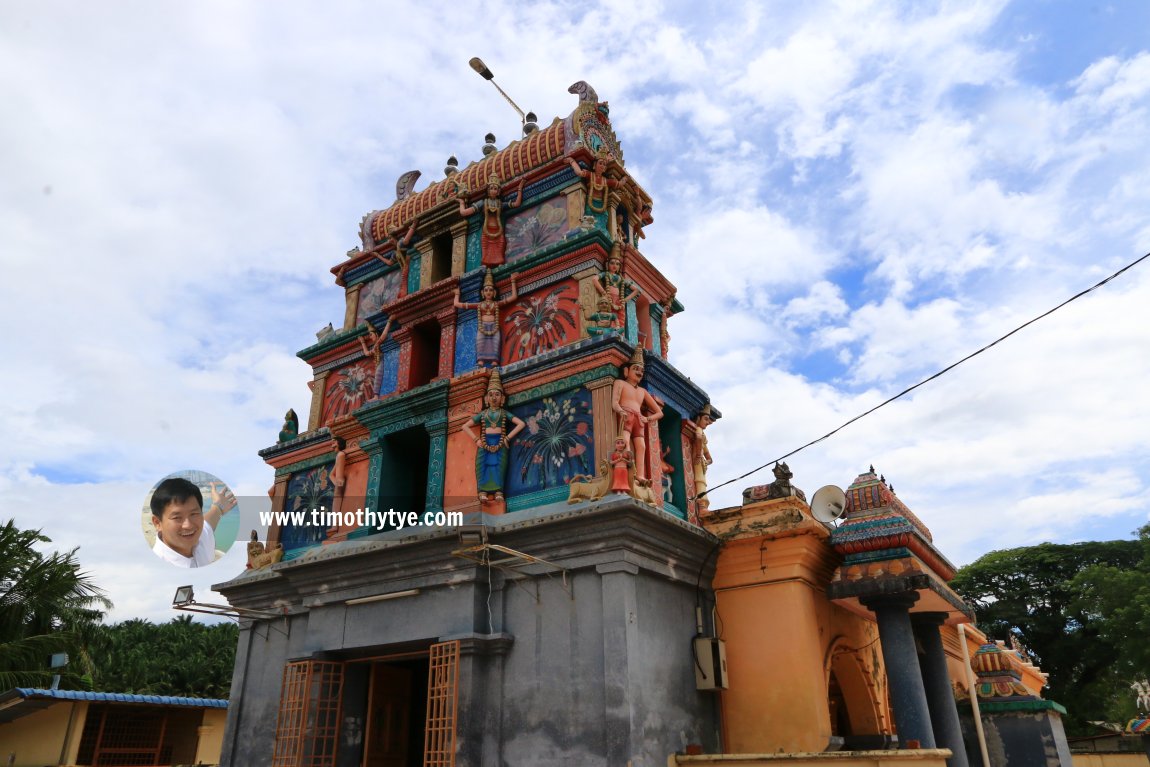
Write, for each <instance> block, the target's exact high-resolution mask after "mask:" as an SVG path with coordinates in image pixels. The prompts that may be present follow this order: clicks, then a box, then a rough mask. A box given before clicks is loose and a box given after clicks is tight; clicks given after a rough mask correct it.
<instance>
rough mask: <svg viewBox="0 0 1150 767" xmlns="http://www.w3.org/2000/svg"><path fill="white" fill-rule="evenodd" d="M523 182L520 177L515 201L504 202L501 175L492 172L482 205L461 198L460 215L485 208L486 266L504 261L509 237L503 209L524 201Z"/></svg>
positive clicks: (483, 229)
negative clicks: (504, 229) (506, 231)
mask: <svg viewBox="0 0 1150 767" xmlns="http://www.w3.org/2000/svg"><path fill="white" fill-rule="evenodd" d="M523 182H524V179H519V189H518V191H517V192H516V194H515V200H514V201H513V202H504V201H503V199H502V198H501V197H500V196H499V186H500V183H499V176H497V175H496V174H494V173H492V174H491V176H490V177H489V178H488V180H487V195H486V197H484V198H483V202H482V205H480V204H479V203H476V204H475V205H471V206H468V205H467V204H466V203H465V202H464V200H463V198H460V200H459V215H461V216H470V215H472V214H474V213H478V212H479V211H480V209H481V208H482V210H483V228H482V230H481V233H482V235H483V236H482V237H481V238H480V244H481V246H482V248H483V265H484V266H486V267H492V266H499V265H500V264H502V263H503V261H504V253H505V252H506V251H507V237H506V235H505V234H504V231H503V210H504V209H505V208H506V209H512V208H518V207H519V205H520V204H521V203H522V202H523Z"/></svg>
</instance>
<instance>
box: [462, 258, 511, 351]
mask: <svg viewBox="0 0 1150 767" xmlns="http://www.w3.org/2000/svg"><path fill="white" fill-rule="evenodd" d="M515 277H516V275H514V274H512V275H511V295H509V296H508V297H507V298H505V299H503V300H502V301H500V300H499V297H498V296H499V294H498V293H497V292H496V290H495V277H494V276H493V275H492V274H491V270H490V269H488V270H487V274H486V275H484V277H483V288H482V289H481V290H480V291H479V295H480V296H481V297H482V298H481V300H480V301H479V302H478V303H474V304H470V303H466V302H464V301H460V300H459V288H458V287H457V288H456V289H455V302H454V303H455V308H456V309H474V310H475V311H476V313H477V314H478V315H479V328H478V330H477V331H476V335H475V361H476V362H477V363H478V365H479V367H481V368H483V367H498V366H499V353H500V346H502V343H503V334H502V332H501V329H500V323H499V313H500V310H501V309H502V308H503V307H504V306H507V305H508V304H510V303H511V302H512V301H515V300H516V299H518V298H519V288H518V287H516V285H515Z"/></svg>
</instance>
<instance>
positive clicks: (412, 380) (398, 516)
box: [217, 82, 1069, 767]
mask: <svg viewBox="0 0 1150 767" xmlns="http://www.w3.org/2000/svg"><path fill="white" fill-rule="evenodd" d="M570 92H571V93H572V94H574V95H575V96H577V98H578V101H577V104H576V106H575V108H574V110H573V111H572V112H571V114H569V115H568V116H566V117H563V118H556V119H555V120H554V121H553V122H552V123H551V124H550V125H548V126H546V127H542V128H537V126H536V124H535V123H534V122H533V121H532V122H530V123H528V125H529V126H530V129H528V130H525V133H524V135H523V136H522V137H521V138H519V139H518V140H515V141H512V142H511V143H510V144H508V145H507V146H504V147H503V148H499V147H498V146H497V145H496V143H495V138H494V136H491V135H488V136H487V137H486V141H485V144H484V146H483V150H482V152H483V154H482V157H481V158H479V159H476V160H475V161H473V162H470V163H464V164H461V163H460V162H459V161H458V160H456V158H454V157H453V158H451V159H450V160H449V161H448V163H447V166H446V168H445V171H444V176H443V178H441V179H438V180H436V181H433V182H432V183H430V184H428V185H427V186H426V187H424V188H422V189H418V190H417V189H416V187H417V186H418V182H419V179H420V176H421V174H420V172H419V171H409V172H407V173H404V174H403V175H402V176H401V177H400V178H399V180H398V181H397V184H396V199H395V201H394V202H393V203H392V204H390V205H389V206H387V207H385V208H383V209H380V210H373V211H371V212H370V213H368V214H367V215H366V216H365V217H364V218H363V220H362V221H361V223H360V227H359V235H360V244H359V246H357V247H355V248H353V249H352V250H350V251H348V252H347V254H346V257H345V258H341V259H339V262H338V263H336V264H335V265H334V266H333V267H332V268H331V272H332V274H333V276H334V282H335V285H336V286H337V287H338V288H340V289H342V290H343V292H344V302H345V311H344V317H343V320H342V323H341V327H339V328H338V329H336V328H334V327H332V328H331V329H330V330H325V331H324V332H322V333H320V334H318V335H317V338H318V340H317V342H316V343H314V344H312V345H310V346H308V347H307V348H305V349H303V350H302V351H300V352H299V357H300V358H301V359H303V360H304V361H305V362H306V363H307V364H308V365H309V366H310V367H311V369H312V380H311V382H310V388H311V398H310V407H309V409H308V417H307V419H306V423H305V424H303V425H302V427H301V424H300V423H299V419H298V418H297V417H296V416H295V413H294V411H291V412H289V414H288V418H287V419H286V422H285V426H284V429H283V430H282V431H281V432H280V434H279V438H278V440H277V441H276V443H275V444H273V445H271V446H269V447H267V448H265V449H264V450H261V451H260V455H261V457H262V458H263V459H264V460H265V461H266V462H267V463H268V465H269V466H271V467H272V469H273V470H274V472H275V482H274V485H273V487H272V491H271V495H272V504H273V511H275V512H279V513H281V514H282V515H283V516H281V517H280V518H279V521H278V522H277V523H276V524H273V525H272V527H271V529H270V530H269V533H268V541H267V544H266V546H265V547H263V550H265V551H272V552H275V554H276V556H275V557H271V558H266V559H264V558H259V557H253V559H252V566H251V569H250V570H248V571H247V572H245V573H244V574H243V575H241V576H239V577H237V578H235V579H234V580H232V581H229V582H228V583H225V584H220V585H219V586H217V589H218V590H219V591H221V592H222V593H223V594H224V595H225V597H226V598H227V599H228V600H229V601H230V602H231V603H232V605H234V606H236V607H237V608H241V609H250V610H255V611H258V612H257V613H253V614H259V615H265V616H266V615H267V614H268V613H269V611H274V615H275V616H276V617H275V618H274V620H273V619H268V618H266V617H265V618H256V619H252V620H245V621H244V622H243V624H242V630H241V634H240V644H239V648H238V652H237V657H236V673H235V676H234V682H233V688H232V696H231V701H232V705H231V708H230V709H229V713H228V731H227V734H226V736H225V738H224V748H223V763H224V764H227V765H234V766H235V767H241V766H242V767H259V766H261V765H271V766H272V767H288V765H310V766H312V767H336V766H337V765H338V766H339V767H353V766H354V765H425V766H436V767H445V766H447V765H457V766H458V767H464V766H468V767H470V766H472V765H490V766H491V767H502V765H507V764H513V765H519V764H523V765H528V764H529V765H578V767H595V766H596V765H601V766H602V767H617V766H619V765H632V767H653V766H654V765H665V764H683V765H686V764H691V763H693V762H697V761H699V760H702V759H711V760H712V762H714V761H715V760H718V761H722V760H723V759H726V760H728V761H731V762H732V763H737V764H745V765H750V764H760V763H763V764H765V763H766V762H765V761H764V762H758V761H754V758H753V757H749V756H746V755H748V754H772V755H779V754H780V753H783V754H788V755H790V756H793V757H794V758H796V759H800V760H801V759H802V758H805V757H809V756H810V755H811V754H812V753H817V754H822V752H826V751H836V750H840V751H850V752H851V753H857V752H859V751H872V750H875V749H884V750H886V751H884V752H883V753H888V755H889V750H890V749H893V748H901V749H902V750H903V752H904V753H902V754H901V755H900V757H899V758H900V760H902V761H915V762H922V763H927V765H926V767H942V765H943V763H944V762H945V763H946V764H947V765H948V767H967V765H968V764H971V763H975V764H977V765H979V767H1002V765H1000V764H999V763H996V762H993V760H991V763H990V764H985V763H983V761H982V760H981V759H975V758H973V757H972V758H971V759H969V760H968V758H967V755H968V753H969V754H975V753H981V752H980V751H979V750H978V749H977V746H971V744H970V742H969V737H970V736H969V730H970V728H969V727H967V725H966V723H965V722H964V721H963V720H961V719H960V717H959V714H958V713H957V709H956V707H955V701H954V696H953V695H952V694H951V687H950V684H951V682H952V681H955V682H957V683H958V687H959V691H960V693H961V692H965V693H966V694H967V696H968V698H969V697H974V698H976V699H977V698H978V697H980V696H981V695H982V693H981V689H982V688H981V687H979V688H977V689H975V688H972V687H971V685H970V684H969V683H968V682H967V681H966V677H964V676H963V674H962V670H963V669H965V668H966V667H967V665H968V664H967V665H964V664H966V661H965V660H964V657H965V656H964V653H966V652H967V651H968V650H970V647H971V646H973V647H974V649H975V650H977V649H978V648H979V646H980V645H979V638H980V635H978V634H977V630H976V629H973V628H970V630H969V631H967V629H966V628H965V627H964V626H965V624H969V623H970V621H971V618H972V616H971V614H970V609H969V607H967V606H966V605H965V604H963V603H962V601H961V600H960V599H958V598H957V596H956V595H954V593H953V592H952V591H951V590H950V589H949V587H948V586H947V585H946V584H947V581H948V580H949V579H950V577H951V576H952V575H953V568H952V567H951V566H950V564H949V563H948V562H947V561H946V559H945V558H944V557H943V556H942V554H941V553H940V552H938V551H937V549H936V548H935V547H934V545H933V542H932V540H931V537H930V533H929V530H927V528H926V526H925V525H923V524H922V522H921V521H920V520H919V519H918V518H917V517H916V516H915V515H914V514H912V513H911V512H910V510H909V508H907V507H906V505H905V504H903V503H902V502H901V501H899V500H898V499H897V498H896V497H895V496H894V495H893V492H892V491H891V490H890V489H889V487H887V486H886V484H885V482H883V481H882V480H880V478H879V477H877V476H875V475H874V473H873V471H872V472H864V473H863V474H862V475H860V476H859V477H858V478H857V479H856V480H855V482H854V483H852V484H851V485H850V487H849V488H848V490H847V492H846V493H845V494H843V496H844V499H845V500H844V501H843V504H842V506H843V510H844V511H845V516H843V518H842V519H841V520H834V521H831V520H828V519H826V518H824V517H823V516H820V514H821V513H822V510H821V509H818V508H816V510H815V511H814V512H812V508H811V506H810V505H809V504H808V503H807V500H806V496H805V494H804V492H803V491H802V490H800V489H799V488H798V487H796V486H795V485H794V484H792V479H793V474H792V473H791V470H790V468H789V467H788V466H787V465H786V464H780V465H778V466H776V467H775V477H776V479H775V482H773V483H770V484H769V485H762V486H757V487H752V488H748V489H747V490H746V491H745V492H744V496H743V504H742V505H740V506H737V507H733V508H726V509H717V508H713V507H712V504H711V500H710V497H709V494H708V493H707V490H708V487H709V479H708V472H709V467H710V466H711V463H712V456H711V453H710V449H709V447H708V437H707V434H708V430H709V429H712V428H720V426H721V421H720V419H721V418H722V413H721V411H720V410H719V408H718V407H717V404H716V403H713V402H711V401H710V398H709V397H708V395H707V394H706V393H705V392H704V391H703V390H701V389H700V388H699V387H698V386H697V385H695V384H694V383H693V382H692V381H691V379H690V378H688V377H687V376H686V375H685V374H684V373H683V372H680V371H679V370H678V369H677V368H676V367H675V366H673V365H672V364H670V362H669V361H668V354H669V347H670V341H671V334H670V330H669V324H670V320H671V319H672V318H674V317H678V315H679V314H680V313H682V312H684V310H685V308H686V307H684V306H683V305H682V303H681V302H680V301H679V300H678V298H677V297H676V289H675V286H674V285H673V284H672V283H671V282H670V281H669V280H668V279H667V278H666V276H665V275H663V274H662V273H661V272H660V271H659V269H658V267H657V263H658V256H659V254H657V253H646V252H644V251H643V248H642V245H643V241H644V233H643V229H644V228H645V227H647V226H650V225H652V224H653V223H654V220H655V219H654V215H653V201H652V199H651V197H650V195H649V194H648V193H647V192H646V191H645V190H644V189H643V187H642V186H641V185H640V183H639V181H638V180H637V179H635V178H634V177H632V176H631V175H630V173H629V172H628V170H627V167H626V164H625V161H624V157H623V151H622V148H621V146H620V144H619V141H618V139H617V138H616V135H615V131H614V127H613V125H612V123H611V120H610V110H609V108H608V104H607V102H605V101H600V100H599V99H598V96H597V94H596V93H595V91H594V89H592V88H591V87H590V86H589V85H588V84H587V83H585V82H579V83H576V84H574V85H573V86H571V88H570ZM536 128H537V129H536ZM324 321H326V318H317V322H324ZM691 363H692V361H691V360H689V359H688V360H686V362H685V364H686V365H687V366H688V367H689V366H690V365H691ZM716 423H718V424H720V426H715V424H716ZM313 509H325V510H332V511H334V512H339V513H340V514H341V515H342V516H340V517H339V518H338V519H336V520H335V521H334V522H332V521H328V522H325V523H324V524H320V525H317V524H313V523H312V522H311V521H310V518H309V517H308V515H307V513H308V512H309V511H311V510H313ZM348 514H351V516H350V517H349V516H347V515H348ZM257 543H258V542H257ZM981 639H983V640H984V639H985V638H984V637H983V638H981ZM995 664H998V665H997V666H995ZM1010 664H1011V661H1010V660H1009V658H1004V657H1001V656H1000V655H993V656H992V654H991V653H989V651H988V652H987V653H984V665H986V666H987V669H988V670H987V671H986V672H985V673H986V674H991V673H992V671H993V669H992V668H991V667H992V666H993V667H994V668H998V667H1002V668H1007V667H1010V668H1013V667H1012V666H1011V665H1010ZM1020 668H1021V667H1020ZM1028 674H1029V676H1028ZM1018 678H1019V680H1021V681H1019V684H1018V685H1017V687H1012V688H1011V689H1010V690H1009V692H1010V693H1011V694H1012V695H1014V696H1015V697H1019V696H1022V697H1025V695H1029V694H1032V693H1036V692H1037V689H1039V688H1040V687H1041V684H1037V686H1036V684H1035V680H1036V679H1038V675H1037V671H1033V673H1032V672H1030V671H1027V670H1026V669H1022V670H1021V671H1018ZM996 689H997V688H996ZM1026 701H1028V702H1027V703H1026V705H1027V706H1030V707H1031V709H1033V710H1034V711H1036V712H1043V716H1044V717H1045V719H1044V720H1043V721H1044V724H1043V725H1041V726H1038V725H1036V726H1035V727H1032V728H1031V729H1030V730H1027V729H1026V727H1025V726H1024V725H1019V724H1017V723H1006V724H1003V725H1002V727H1001V728H1000V730H1001V732H1002V733H1004V735H1003V737H1007V738H1010V739H1012V741H1011V742H1016V741H1018V742H1021V741H1022V740H1025V739H1026V738H1028V737H1039V736H1041V737H1045V736H1046V735H1050V734H1051V733H1053V735H1054V736H1057V733H1058V732H1059V731H1060V730H1059V727H1060V725H1059V723H1058V722H1057V710H1056V709H1052V708H1050V707H1049V706H1045V707H1044V704H1046V703H1047V702H1046V701H1041V700H1040V699H1039V698H1037V696H1035V695H1032V697H1030V698H1026ZM992 702H993V701H992ZM999 702H1001V701H999ZM1014 702H1015V703H1017V702H1018V701H1014ZM1008 710H1013V709H1010V708H1009V707H1007V708H1004V709H1003V711H1008ZM1027 710H1028V711H1029V710H1030V709H1027ZM1043 727H1045V729H1042V728H1043ZM964 738H966V741H964ZM939 746H940V747H942V748H937V747H939ZM946 749H949V751H947V750H946ZM703 754H709V755H712V756H710V757H704V756H701V755H703ZM724 754H725V755H727V756H725V757H723V759H720V758H719V757H718V756H714V755H724ZM804 755H805V756H804ZM790 756H788V758H790ZM779 758H781V757H779ZM859 758H861V757H849V758H847V757H844V759H847V760H848V761H849V759H856V761H855V762H852V764H855V763H857V759H859ZM867 758H868V759H869V758H871V757H867ZM883 758H886V757H883ZM824 759H825V760H833V759H830V757H826V756H824ZM874 759H878V757H874ZM669 760H670V761H669ZM868 763H874V764H877V763H878V762H877V761H872V762H868ZM1050 764H1052V763H1051V762H1049V761H1047V762H1044V763H1043V767H1048V766H1049V765H1050ZM1036 767H1037V763H1036ZM1065 767H1069V765H1068V763H1065Z"/></svg>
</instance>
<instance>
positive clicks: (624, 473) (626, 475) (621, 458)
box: [609, 435, 635, 493]
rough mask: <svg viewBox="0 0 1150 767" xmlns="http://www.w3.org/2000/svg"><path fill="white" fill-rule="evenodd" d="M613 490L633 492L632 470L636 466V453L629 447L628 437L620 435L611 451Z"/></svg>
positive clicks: (616, 491) (614, 491) (615, 491)
mask: <svg viewBox="0 0 1150 767" xmlns="http://www.w3.org/2000/svg"><path fill="white" fill-rule="evenodd" d="M609 460H610V462H611V492H613V493H630V492H631V471H632V470H633V469H634V468H635V455H634V453H632V452H631V451H630V450H628V449H627V438H626V437H624V436H622V435H620V436H619V437H618V438H617V439H616V440H615V449H614V450H613V451H612V452H611V457H610V459H609Z"/></svg>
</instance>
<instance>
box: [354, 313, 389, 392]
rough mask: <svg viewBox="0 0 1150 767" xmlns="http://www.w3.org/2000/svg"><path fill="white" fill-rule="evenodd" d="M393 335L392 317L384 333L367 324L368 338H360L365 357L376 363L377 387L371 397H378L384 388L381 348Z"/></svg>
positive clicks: (360, 345)
mask: <svg viewBox="0 0 1150 767" xmlns="http://www.w3.org/2000/svg"><path fill="white" fill-rule="evenodd" d="M390 333H391V317H388V318H387V324H386V325H384V326H383V333H376V332H375V328H373V327H372V326H371V323H370V322H369V323H368V324H367V337H366V338H365V337H364V336H360V337H359V348H360V349H363V356H365V357H371V358H372V359H373V360H374V361H375V385H374V386H373V388H372V390H371V396H373V397H378V396H379V392H380V389H381V388H382V387H383V352H382V351H380V347H381V346H383V342H384V341H386V340H387V337H388V335H389V334H390Z"/></svg>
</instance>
